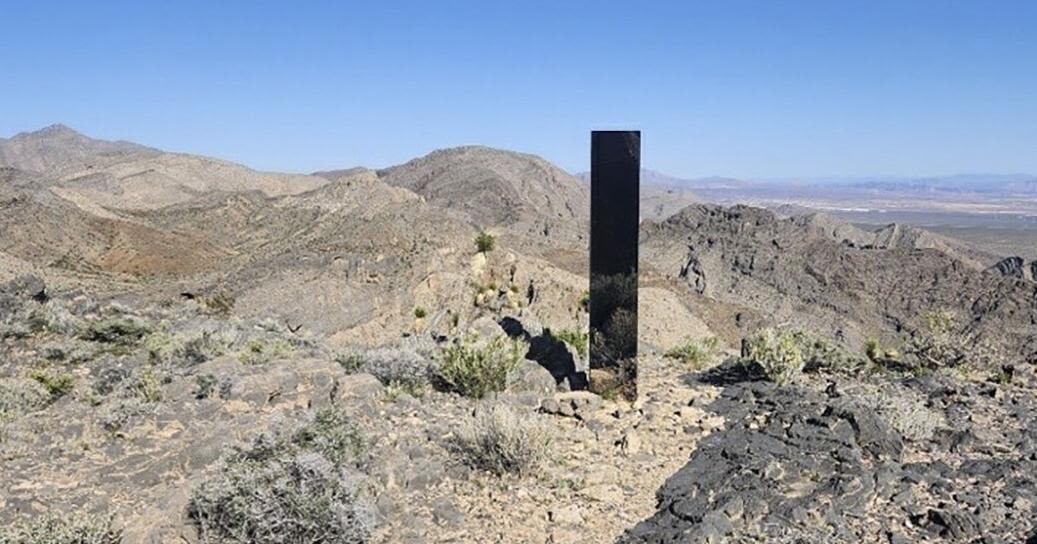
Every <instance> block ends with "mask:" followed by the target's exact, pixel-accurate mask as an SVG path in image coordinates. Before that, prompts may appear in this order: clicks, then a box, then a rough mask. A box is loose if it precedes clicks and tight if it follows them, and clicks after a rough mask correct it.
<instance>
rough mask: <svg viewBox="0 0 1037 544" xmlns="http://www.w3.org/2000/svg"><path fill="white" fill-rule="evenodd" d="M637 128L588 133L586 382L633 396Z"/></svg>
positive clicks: (607, 392) (600, 389) (598, 389)
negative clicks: (589, 203)
mask: <svg viewBox="0 0 1037 544" xmlns="http://www.w3.org/2000/svg"><path fill="white" fill-rule="evenodd" d="M640 168H641V133H640V132H637V131H598V132H594V133H593V134H592V136H591V274H590V276H591V290H590V293H591V296H590V335H591V342H590V344H591V347H590V386H591V389H592V390H594V391H596V392H598V393H601V394H603V395H606V396H609V395H616V396H622V397H625V398H627V399H631V400H633V399H634V398H636V397H637V239H638V223H639V218H638V203H639V184H640Z"/></svg>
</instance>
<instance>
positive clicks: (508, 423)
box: [453, 404, 552, 476]
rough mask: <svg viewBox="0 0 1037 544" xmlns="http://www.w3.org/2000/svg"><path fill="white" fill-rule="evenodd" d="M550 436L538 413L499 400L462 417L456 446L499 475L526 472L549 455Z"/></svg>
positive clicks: (470, 460) (464, 455) (477, 465)
mask: <svg viewBox="0 0 1037 544" xmlns="http://www.w3.org/2000/svg"><path fill="white" fill-rule="evenodd" d="M551 439H552V436H551V432H550V428H549V427H548V426H547V425H545V424H544V423H542V422H541V421H539V419H538V417H537V416H536V415H535V414H520V413H518V412H517V411H516V410H515V409H514V408H511V407H508V406H506V405H502V404H496V405H493V406H491V407H489V408H481V409H479V410H478V411H477V412H476V414H475V415H474V416H472V417H471V418H469V419H467V420H465V421H463V422H462V423H461V425H460V427H459V429H458V432H457V435H456V437H455V438H454V441H453V447H454V450H455V451H456V452H457V453H458V454H460V455H461V457H462V458H463V459H464V460H465V462H466V463H468V464H469V465H470V466H472V467H475V468H478V469H481V470H486V471H488V472H491V473H493V474H496V475H498V476H503V475H505V474H516V475H526V474H529V473H530V472H532V471H533V470H535V469H536V468H538V467H539V466H541V465H542V464H543V462H544V461H545V460H546V459H547V456H548V452H549V449H550V445H551V441H552V440H551Z"/></svg>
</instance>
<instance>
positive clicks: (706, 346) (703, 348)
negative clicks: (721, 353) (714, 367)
mask: <svg viewBox="0 0 1037 544" xmlns="http://www.w3.org/2000/svg"><path fill="white" fill-rule="evenodd" d="M719 345H720V341H719V340H718V339H717V338H716V337H715V336H710V337H708V338H704V339H702V340H690V339H689V340H687V341H686V342H684V343H683V344H681V345H679V346H675V347H673V348H672V349H670V350H669V351H667V352H666V353H665V354H664V355H665V356H666V357H669V358H670V359H676V360H678V361H681V362H683V363H684V364H687V365H689V366H691V367H692V368H696V369H697V368H702V367H704V366H705V365H706V364H708V363H710V362H712V361H713V359H714V357H716V355H717V348H718V347H719Z"/></svg>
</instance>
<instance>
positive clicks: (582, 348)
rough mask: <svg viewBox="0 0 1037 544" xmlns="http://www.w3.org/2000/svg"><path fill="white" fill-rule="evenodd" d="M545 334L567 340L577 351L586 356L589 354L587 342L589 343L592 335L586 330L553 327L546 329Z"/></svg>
mask: <svg viewBox="0 0 1037 544" xmlns="http://www.w3.org/2000/svg"><path fill="white" fill-rule="evenodd" d="M544 333H545V334H547V335H548V336H551V337H552V338H556V339H558V340H561V341H562V342H565V343H566V344H567V345H568V346H569V347H571V348H572V349H573V350H574V351H576V353H579V354H580V355H582V356H584V357H586V356H587V344H588V343H589V339H590V335H589V334H588V332H587V331H585V330H576V329H558V330H557V331H555V330H552V329H546V330H545V331H544Z"/></svg>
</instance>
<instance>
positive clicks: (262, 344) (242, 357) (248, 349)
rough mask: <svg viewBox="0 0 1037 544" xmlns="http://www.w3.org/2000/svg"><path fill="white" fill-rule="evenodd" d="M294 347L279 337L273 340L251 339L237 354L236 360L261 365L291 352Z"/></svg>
mask: <svg viewBox="0 0 1037 544" xmlns="http://www.w3.org/2000/svg"><path fill="white" fill-rule="evenodd" d="M293 351H295V348H293V347H292V345H291V344H289V343H288V342H287V341H285V340H284V339H281V338H276V339H274V340H260V339H253V340H250V341H249V343H248V344H247V345H246V346H245V349H244V350H243V351H242V352H241V353H240V354H238V360H239V361H241V362H242V363H243V364H246V365H262V364H266V363H269V362H270V361H274V360H276V359H282V358H284V357H287V356H289V355H291V354H292V352H293Z"/></svg>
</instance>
